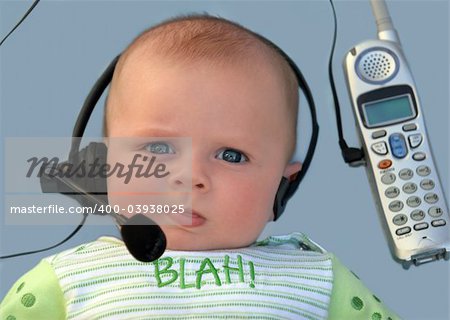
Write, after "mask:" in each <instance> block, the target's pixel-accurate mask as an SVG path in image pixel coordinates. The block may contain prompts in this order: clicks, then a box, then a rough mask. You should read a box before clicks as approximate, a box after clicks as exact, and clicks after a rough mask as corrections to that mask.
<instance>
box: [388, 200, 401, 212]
mask: <svg viewBox="0 0 450 320" xmlns="http://www.w3.org/2000/svg"><path fill="white" fill-rule="evenodd" d="M402 209H403V202H401V201H400V200H395V201H392V202H391V203H389V210H391V211H392V212H399V211H400V210H402Z"/></svg>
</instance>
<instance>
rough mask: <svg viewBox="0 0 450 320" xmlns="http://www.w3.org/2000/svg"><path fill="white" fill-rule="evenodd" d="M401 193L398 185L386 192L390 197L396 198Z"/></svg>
mask: <svg viewBox="0 0 450 320" xmlns="http://www.w3.org/2000/svg"><path fill="white" fill-rule="evenodd" d="M399 194H400V189H399V188H397V187H389V188H387V189H386V191H385V192H384V195H385V196H386V197H388V198H391V199H392V198H395V197H397V196H398V195H399Z"/></svg>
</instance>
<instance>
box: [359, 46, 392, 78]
mask: <svg viewBox="0 0 450 320" xmlns="http://www.w3.org/2000/svg"><path fill="white" fill-rule="evenodd" d="M397 61H398V60H397V57H396V56H395V55H394V53H393V52H387V51H385V50H382V49H380V48H378V49H373V50H369V51H366V52H363V53H362V55H361V56H360V58H359V62H358V64H357V73H358V75H359V77H360V78H361V79H362V80H363V81H366V82H370V83H378V82H387V81H389V80H390V79H392V78H393V77H394V76H395V75H396V74H397V71H398V63H397Z"/></svg>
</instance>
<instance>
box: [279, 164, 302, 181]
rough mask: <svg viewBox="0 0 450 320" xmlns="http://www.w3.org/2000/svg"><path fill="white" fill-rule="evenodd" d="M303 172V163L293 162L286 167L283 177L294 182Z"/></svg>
mask: <svg viewBox="0 0 450 320" xmlns="http://www.w3.org/2000/svg"><path fill="white" fill-rule="evenodd" d="M300 170H302V163H301V162H298V161H295V162H291V163H289V164H288V165H287V166H286V169H284V173H283V176H284V177H286V178H288V179H289V181H293V180H294V179H295V177H297V174H298V173H299V172H300Z"/></svg>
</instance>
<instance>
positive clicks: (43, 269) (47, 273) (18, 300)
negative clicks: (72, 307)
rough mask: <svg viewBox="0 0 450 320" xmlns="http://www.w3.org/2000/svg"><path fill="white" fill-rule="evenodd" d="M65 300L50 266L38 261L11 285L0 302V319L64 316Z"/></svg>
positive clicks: (57, 317) (57, 318) (57, 319)
mask: <svg viewBox="0 0 450 320" xmlns="http://www.w3.org/2000/svg"><path fill="white" fill-rule="evenodd" d="M65 310H66V302H65V299H64V297H63V293H62V291H61V287H60V286H59V282H58V279H57V278H56V275H55V273H54V271H53V268H52V267H51V266H50V264H49V263H48V262H46V261H41V262H40V263H39V264H38V265H37V266H36V267H35V268H33V269H32V270H30V271H29V272H28V273H26V274H25V275H24V276H22V277H21V278H20V279H19V280H17V281H16V283H15V284H14V285H13V287H12V288H11V290H9V292H8V294H7V295H6V296H5V298H4V299H3V301H2V303H1V305H0V320H39V319H51V320H60V319H66V313H65Z"/></svg>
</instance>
